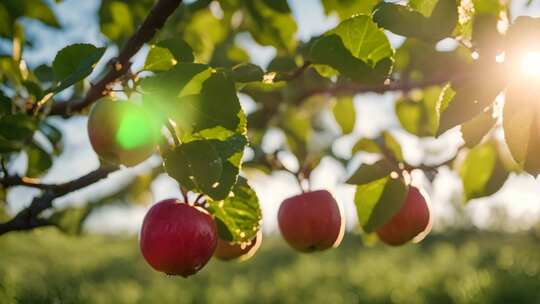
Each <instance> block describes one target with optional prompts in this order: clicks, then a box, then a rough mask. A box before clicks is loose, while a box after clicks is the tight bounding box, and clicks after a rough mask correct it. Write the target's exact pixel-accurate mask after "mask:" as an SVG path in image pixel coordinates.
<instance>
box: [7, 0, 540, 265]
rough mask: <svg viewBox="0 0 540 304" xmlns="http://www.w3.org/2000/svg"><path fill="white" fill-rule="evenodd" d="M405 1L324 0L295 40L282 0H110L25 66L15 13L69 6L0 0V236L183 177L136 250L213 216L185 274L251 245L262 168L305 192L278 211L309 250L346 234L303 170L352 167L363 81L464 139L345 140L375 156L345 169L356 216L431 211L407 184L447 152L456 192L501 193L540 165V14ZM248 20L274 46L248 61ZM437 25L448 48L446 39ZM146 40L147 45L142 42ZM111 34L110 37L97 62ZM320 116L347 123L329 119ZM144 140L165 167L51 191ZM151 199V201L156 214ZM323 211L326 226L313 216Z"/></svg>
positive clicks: (40, 15)
mask: <svg viewBox="0 0 540 304" xmlns="http://www.w3.org/2000/svg"><path fill="white" fill-rule="evenodd" d="M61 1H62V0H56V2H61ZM292 1H295V0H291V1H289V2H292ZM403 2H405V3H401V2H400V3H395V2H390V1H379V0H361V1H360V0H359V1H352V0H350V1H349V0H321V4H322V6H323V8H324V12H325V14H327V15H334V16H336V17H337V18H338V19H339V22H338V23H337V25H336V26H335V27H334V28H332V29H330V30H328V31H327V32H325V33H322V34H321V35H319V36H317V37H312V38H311V39H309V40H307V41H301V40H299V39H298V36H297V32H296V31H297V25H296V21H295V19H294V17H293V15H292V12H291V8H290V6H289V3H288V2H287V1H286V0H213V1H211V0H195V1H189V2H186V3H182V1H181V0H156V1H153V0H102V1H101V4H100V8H99V25H100V29H101V32H102V33H103V35H104V36H105V37H106V38H107V43H106V44H105V45H92V44H88V43H77V44H72V45H68V46H65V47H63V48H62V49H60V50H59V51H58V53H57V54H56V56H55V57H54V58H50V60H49V61H48V62H47V63H45V64H42V65H39V66H31V65H28V64H26V62H25V53H24V50H25V49H28V48H32V47H34V46H33V43H32V42H33V41H32V35H27V34H28V33H27V32H26V31H25V28H24V24H25V23H24V22H22V20H23V19H25V20H27V19H34V20H37V22H41V23H42V25H43V26H47V27H55V28H61V27H62V25H61V22H59V20H58V19H57V18H56V16H55V14H54V12H53V10H52V9H51V7H50V6H49V4H47V3H48V2H46V1H43V0H31V1H17V0H5V1H2V2H1V3H0V35H1V37H2V39H1V41H0V42H1V43H2V45H4V46H8V47H9V48H5V49H9V51H8V52H4V53H2V54H0V156H1V169H2V170H1V178H0V184H1V185H2V191H1V195H2V199H1V200H0V220H1V222H0V235H1V234H5V233H8V232H13V231H25V230H31V229H34V228H37V227H43V226H55V227H57V228H59V229H61V230H63V231H65V232H66V233H73V234H77V233H80V232H81V227H82V223H83V222H84V220H85V219H86V218H87V217H88V216H89V215H90V214H91V213H92V212H93V211H94V210H95V209H97V208H99V207H101V206H103V205H106V204H110V203H111V202H114V201H118V199H120V200H125V201H129V200H134V198H136V197H137V196H138V195H139V194H140V193H142V192H144V191H148V187H149V184H150V182H151V181H152V180H153V179H154V178H155V177H156V176H157V175H159V174H161V173H163V172H164V173H166V174H168V175H169V176H170V177H172V178H174V179H175V180H176V181H177V182H178V187H180V189H181V192H182V193H183V197H181V198H178V201H172V202H171V201H167V202H161V203H160V204H157V205H156V206H158V205H159V206H161V207H163V208H165V209H164V210H165V211H164V210H157V211H156V210H154V211H152V209H151V211H150V212H149V216H148V217H147V219H145V224H144V225H143V234H145V233H146V235H144V237H143V238H142V240H141V248H142V250H143V254H145V257H147V260H149V262H150V263H151V264H152V266H154V268H156V269H158V270H161V271H164V272H168V270H167V267H169V266H170V263H169V264H167V259H169V258H170V255H169V256H166V255H167V254H166V253H167V252H169V253H170V252H181V253H185V252H190V250H194V249H193V246H195V247H197V246H199V245H200V246H202V245H201V244H198V245H197V244H194V245H193V246H191V247H190V246H188V247H186V248H167V247H166V246H165V247H163V248H160V250H156V249H155V248H156V246H160V245H163V244H162V243H159V240H158V241H156V239H155V238H160V237H163V238H167V237H169V238H172V239H175V237H176V234H175V233H180V234H182V233H183V234H186V233H188V232H186V231H191V230H190V229H193V227H187V226H188V225H187V224H186V225H181V224H179V223H176V222H175V221H174V219H170V217H171V216H172V215H175V214H178V217H177V218H178V219H179V222H181V223H190V222H194V223H195V222H197V220H196V218H200V219H201V221H202V222H205V224H204V225H203V224H201V223H202V222H199V223H198V224H196V225H202V226H204V227H206V228H205V229H207V231H210V232H208V233H210V234H212V233H214V234H217V236H218V237H215V235H214V236H210V237H209V238H208V239H205V242H206V241H207V242H208V244H207V245H206V247H205V248H202V249H200V251H201V252H204V254H203V255H205V256H204V257H203V258H201V257H186V258H185V259H188V260H189V259H191V260H190V261H189V262H190V263H191V264H189V265H188V266H189V267H188V268H189V269H188V268H182V267H184V266H186V264H182V265H176V264H175V266H174V267H172V270H171V273H173V274H181V275H189V274H191V273H193V272H196V271H197V270H198V269H200V267H202V266H203V265H204V264H205V263H206V261H207V260H208V258H210V256H211V255H212V254H213V252H214V250H215V248H216V247H218V245H217V244H218V242H225V243H224V244H225V245H228V246H230V247H233V248H232V249H231V248H225V247H223V246H225V245H222V248H221V249H218V251H220V250H221V251H220V252H221V253H220V254H219V255H220V256H222V258H223V259H230V258H231V257H236V256H240V255H243V254H245V253H246V252H247V251H249V250H250V249H251V248H252V247H253V246H252V245H253V244H252V242H255V240H257V242H259V243H260V236H257V235H258V232H259V230H260V227H259V225H260V222H261V211H260V208H259V203H258V199H257V195H256V194H255V192H254V191H253V190H252V189H251V187H250V186H249V180H247V179H246V178H245V177H246V176H247V175H246V174H244V173H243V172H247V171H248V170H260V171H262V172H265V173H271V172H273V171H287V172H289V173H291V174H292V175H294V177H295V178H296V179H297V181H298V184H299V192H302V193H303V195H304V196H302V195H300V197H295V198H290V199H289V200H287V201H285V202H284V204H283V205H282V210H280V215H279V217H280V218H279V219H278V220H279V222H280V223H279V224H280V228H281V229H282V233H283V235H284V237H285V238H286V240H287V241H288V242H289V243H291V245H292V246H293V247H295V248H299V250H301V251H312V250H320V249H327V248H330V247H335V246H337V245H338V244H339V240H340V237H341V236H342V230H343V229H342V228H343V227H342V225H343V223H342V218H343V214H341V213H340V212H342V211H340V210H338V209H339V208H338V207H339V206H338V205H339V204H338V203H337V202H335V200H334V198H333V197H331V195H330V196H329V197H328V195H329V193H327V192H326V193H324V192H320V193H319V194H316V193H317V192H316V191H312V189H311V188H310V185H309V178H310V174H311V172H312V171H313V170H314V169H315V168H316V167H317V166H318V165H319V163H320V161H321V159H322V158H323V157H331V158H334V159H336V160H337V161H339V162H340V163H341V164H343V166H346V167H347V168H350V166H351V159H347V158H344V157H343V156H340V155H337V154H336V153H335V152H334V151H335V149H334V148H333V143H334V142H335V141H336V140H337V139H339V138H341V137H343V136H349V137H351V136H354V135H355V134H354V133H355V128H354V126H355V123H356V112H355V111H356V108H355V104H354V102H353V98H354V97H356V96H357V95H358V97H357V100H358V101H359V102H361V100H362V98H363V97H362V96H363V95H361V94H365V93H373V94H385V93H387V92H393V93H394V94H391V96H393V97H394V98H395V99H396V100H395V115H396V116H397V118H398V120H399V122H400V124H401V126H402V128H403V129H404V130H405V131H406V132H408V133H410V134H412V135H414V136H417V137H420V138H428V137H429V138H438V137H440V136H442V135H443V134H445V133H446V132H447V131H449V130H451V129H455V128H458V129H459V130H460V131H461V134H462V137H463V141H462V146H461V147H460V149H459V151H457V152H456V153H455V155H453V157H450V158H449V159H447V160H445V161H444V162H441V163H435V164H434V163H426V162H424V161H423V162H420V163H413V164H411V163H408V162H407V160H406V159H405V158H404V156H403V152H402V149H401V146H400V143H399V142H398V141H397V140H396V138H395V137H394V135H393V133H392V132H390V131H389V130H387V131H384V132H382V133H381V134H380V135H379V136H377V137H375V138H357V141H356V143H355V144H354V146H353V148H352V151H351V154H352V155H353V156H354V155H356V154H357V153H368V154H372V155H374V156H375V157H376V159H377V160H376V161H375V162H373V163H362V164H360V166H359V167H358V168H355V170H351V174H350V176H349V177H348V179H346V182H347V183H348V184H351V185H354V186H356V194H355V196H354V202H355V204H356V209H357V213H358V219H359V225H360V226H361V227H362V228H363V230H364V231H365V232H366V233H371V232H376V233H377V234H378V235H379V237H380V238H381V239H382V240H383V241H385V242H386V243H388V244H391V245H399V244H402V243H404V242H407V241H409V240H411V239H413V238H415V237H417V236H419V235H421V234H422V232H424V230H426V228H428V226H429V223H428V222H429V208H428V207H427V203H426V197H425V194H422V193H420V191H419V190H418V189H417V188H416V187H414V186H412V185H411V172H412V171H414V170H420V171H423V172H424V174H425V175H426V176H427V177H428V178H429V179H430V180H433V179H434V178H435V176H436V175H437V171H438V169H439V168H440V167H443V166H448V167H451V168H452V169H453V170H455V171H456V172H457V173H458V175H459V176H460V177H461V180H462V183H463V188H464V201H468V200H470V199H473V198H478V197H484V196H489V195H492V194H494V193H495V192H497V191H498V190H499V189H500V188H501V187H502V185H503V184H504V182H505V181H506V179H507V178H508V177H509V175H510V173H512V172H516V173H523V174H530V175H533V176H536V175H538V174H539V173H540V132H539V131H540V115H539V114H538V113H539V110H540V108H539V107H540V102H538V100H537V98H540V86H539V82H540V75H539V72H538V69H539V68H540V39H539V38H540V37H538V33H539V32H540V19H538V18H532V17H518V18H514V19H513V18H512V17H511V16H510V13H509V5H510V4H509V3H508V1H499V0H409V1H403ZM50 5H51V6H54V5H55V4H50ZM396 35H397V36H399V37H401V38H400V39H403V43H401V44H399V46H397V47H394V46H393V45H394V43H391V40H390V36H391V37H393V38H392V39H395V37H396ZM245 36H249V37H251V38H252V39H253V40H254V41H255V42H256V43H257V44H259V45H263V46H269V47H272V48H273V49H274V50H275V56H274V58H273V59H272V60H271V61H270V63H269V64H268V65H267V66H258V65H256V64H254V63H253V62H251V59H250V57H249V55H248V52H247V51H246V49H245V46H243V45H242V44H241V43H239V40H241V39H242V37H245ZM441 40H444V41H445V42H449V43H454V44H455V45H456V46H455V47H454V48H451V49H450V50H444V51H443V50H440V49H441V48H440V47H438V45H439V43H440V41H441ZM144 46H148V48H147V49H148V52H147V54H143V52H141V49H142V48H143V47H144ZM107 48H112V49H117V50H118V51H117V52H116V54H115V56H114V57H113V58H112V59H111V60H109V61H108V62H105V61H104V59H103V56H104V53H105V51H106V50H107ZM145 49H146V48H145ZM141 54H143V55H145V56H146V57H145V60H144V65H143V66H142V67H140V68H134V67H133V65H132V61H133V58H134V56H141ZM98 64H100V65H98ZM97 66H100V67H101V68H99V69H97V70H96V67H97ZM535 68H536V69H535ZM91 74H92V75H97V76H95V77H94V76H93V77H90V75H91ZM239 96H244V98H250V99H252V100H253V102H254V110H252V111H250V112H249V113H246V112H245V111H244V109H243V108H242V106H241V104H240V99H239ZM80 115H83V116H88V136H89V138H90V141H91V143H92V147H93V149H94V151H95V152H96V153H97V155H98V156H99V157H100V160H101V165H100V167H99V168H96V169H95V170H94V171H91V172H88V173H87V174H85V175H83V176H80V177H79V178H76V179H74V180H71V181H66V182H63V183H58V184H48V183H43V182H41V181H40V178H41V177H43V176H44V175H46V174H47V172H48V170H49V169H50V168H51V167H52V166H53V164H54V163H55V162H56V158H57V156H58V155H60V154H61V153H63V152H64V151H63V146H62V136H63V130H62V129H61V128H59V127H58V126H56V125H55V124H54V120H55V119H56V120H58V119H67V118H70V117H73V116H80ZM328 115H331V117H332V119H333V120H335V122H336V123H337V125H338V126H339V132H337V131H336V128H335V124H334V125H332V124H329V123H328V119H324V117H328ZM372 119H373V120H376V119H377V117H372ZM269 130H279V132H281V133H282V134H283V135H284V138H285V139H286V140H285V142H284V144H283V145H281V146H279V147H277V149H274V150H273V151H269V150H268V149H266V148H265V147H264V145H263V142H264V140H265V138H267V135H268V132H269ZM246 151H247V152H246ZM284 151H286V152H288V153H290V154H291V155H294V157H295V158H296V160H297V162H298V164H299V165H298V168H297V169H296V168H295V169H291V168H290V167H288V166H286V165H285V164H284V163H283V162H282V158H281V157H280V154H281V152H284ZM245 152H246V153H245ZM20 155H25V157H26V159H27V167H26V170H25V173H24V174H15V173H14V172H12V170H10V168H11V163H12V162H13V161H14V159H15V158H16V157H19V156H20ZM151 155H158V156H159V157H160V159H161V161H160V165H159V166H157V167H156V168H153V169H152V170H150V171H149V172H148V173H146V174H143V175H141V176H138V177H137V178H134V179H133V180H132V181H131V182H130V183H128V184H127V185H124V186H122V187H119V189H118V191H116V192H115V193H113V194H112V196H111V197H107V198H104V199H101V200H99V201H96V202H92V203H89V204H87V205H85V206H78V207H67V208H57V207H56V206H55V200H56V199H58V198H60V197H63V196H65V195H67V194H69V193H72V192H74V191H77V190H79V189H82V188H84V187H87V186H89V185H91V184H93V183H96V182H98V181H100V180H102V179H106V178H107V177H108V175H109V174H111V173H113V172H115V171H117V170H123V168H125V167H129V166H134V165H136V164H139V163H141V162H142V161H144V160H146V159H147V158H148V157H150V156H151ZM344 180H345V178H344ZM15 186H23V187H28V188H35V189H38V190H40V193H39V194H37V195H36V196H35V197H34V198H33V200H32V201H31V203H30V204H28V205H27V206H26V207H25V208H23V209H22V210H21V211H19V212H18V213H16V214H8V212H7V211H6V210H7V204H8V202H7V200H6V193H7V192H8V191H9V189H10V188H11V187H15ZM314 193H315V194H314ZM180 203H185V204H188V205H189V206H190V207H193V208H195V209H196V211H194V210H191V209H186V210H189V211H185V212H184V211H181V210H176V209H175V208H181V209H182V210H184V209H185V208H184V206H182V207H178V206H179V205H181V204H180ZM156 206H155V207H156ZM167 208H172V209H170V210H169V209H167ZM317 208H319V209H320V210H319V212H317V210H315V209H317ZM325 208H326V209H325ZM298 209H300V210H298ZM167 210H169V211H168V212H166V211H167ZM321 210H329V211H328V212H325V211H321ZM334 211H335V214H334ZM150 213H152V214H161V215H160V216H157V217H158V219H157V220H156V218H155V217H156V216H154V217H153V218H150ZM189 214H193V216H192V218H191V219H189V218H190V217H189V216H188V215H189ZM209 216H210V217H209ZM186 217H187V218H188V219H187V220H186ZM312 217H313V218H314V219H315V220H313V221H311V220H306V219H308V218H312ZM329 217H332V218H329ZM165 218H169V219H168V220H164V219H165ZM317 218H319V221H318V222H317ZM181 219H183V220H181ZM208 219H211V220H210V221H208ZM147 220H148V221H147ZM160 220H161V221H171V222H172V223H169V222H167V223H165V224H164V223H163V222H160ZM303 222H306V223H307V222H309V223H308V224H305V225H303V224H302V223H303ZM313 223H315V224H313ZM329 223H330V224H329ZM168 224H170V225H168ZM213 225H215V226H213ZM302 225H303V226H302ZM306 225H307V226H309V225H312V226H309V227H307V226H306ZM317 225H329V226H328V227H323V228H328V229H326V230H325V229H319V230H317V228H318V227H317ZM336 225H337V226H336ZM173 226H174V227H176V228H174V229H173V228H171V227H173ZM202 226H201V227H202ZM144 227H146V228H144ZM152 227H161V228H156V229H155V230H153V228H152ZM186 227H187V228H186ZM306 227H307V228H306ZM319 228H321V227H319ZM144 229H147V230H144ZM160 229H161V230H160ZM167 229H169V230H171V229H172V230H171V231H169V230H167ZM175 229H176V230H175ZM186 229H187V230H186ZM302 229H304V230H302ZM332 229H333V230H332ZM173 230H174V231H173ZM330 230H332V231H334V232H329V231H330ZM145 231H146V232H145ZM205 231H206V230H205ZM314 231H315V232H314ZM318 231H322V232H318ZM171 233H172V235H170V234H171ZM193 233H195V232H193ZM256 236H257V237H256ZM192 241H193V240H191V239H190V240H187V239H186V241H185V243H183V244H184V245H185V246H187V245H186V244H192V243H190V242H192ZM155 242H157V245H156V243H155ZM201 242H203V241H201ZM152 244H153V245H152ZM233 245H238V246H240V245H241V248H240V249H239V248H234V246H233ZM145 246H149V247H145ZM200 246H199V247H200ZM203 247H204V246H203ZM244 249H245V250H244ZM227 250H228V251H227ZM234 250H236V252H237V253H231V252H233V251H234ZM145 252H146V253H148V252H151V253H148V254H149V255H150V256H147V255H146V253H145ZM152 254H154V255H158V256H157V257H156V256H151V255H152ZM231 254H232V255H231ZM196 258H201V259H200V260H193V259H196ZM160 263H161V264H160ZM171 263H173V264H174V263H175V261H172V262H171ZM186 263H187V262H186ZM164 264H167V265H169V266H167V267H166V266H163V265H164ZM163 267H165V268H163ZM175 267H176V268H175ZM186 267H187V266H186ZM190 267H191V268H190ZM169 269H171V268H169Z"/></svg>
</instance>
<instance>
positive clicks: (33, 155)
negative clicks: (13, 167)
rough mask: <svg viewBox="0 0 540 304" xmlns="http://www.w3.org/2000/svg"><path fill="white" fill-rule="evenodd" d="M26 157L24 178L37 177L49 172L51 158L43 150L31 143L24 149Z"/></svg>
mask: <svg viewBox="0 0 540 304" xmlns="http://www.w3.org/2000/svg"><path fill="white" fill-rule="evenodd" d="M25 151H26V155H27V157H28V166H27V169H26V176H28V177H39V176H41V175H43V173H45V172H46V171H47V170H49V169H50V168H51V166H52V164H53V161H52V157H51V156H50V155H49V153H47V151H45V150H44V149H43V148H41V147H40V146H38V145H37V144H35V143H32V144H31V145H29V146H28V147H26V149H25Z"/></svg>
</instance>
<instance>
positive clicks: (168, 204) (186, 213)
mask: <svg viewBox="0 0 540 304" xmlns="http://www.w3.org/2000/svg"><path fill="white" fill-rule="evenodd" d="M217 240H218V236H217V227H216V224H215V222H214V219H213V218H212V217H211V216H210V215H209V214H208V213H207V212H206V210H204V209H202V208H200V207H195V206H191V205H189V204H185V203H181V202H180V201H179V200H176V199H168V200H164V201H161V202H159V203H157V204H155V205H154V206H152V208H150V210H149V211H148V213H147V214H146V216H145V217H144V221H143V225H142V229H141V235H140V247H141V252H142V255H143V257H144V258H145V260H146V261H147V262H148V264H150V266H152V268H154V269H155V270H157V271H160V272H164V273H166V274H168V275H180V276H183V277H188V276H190V275H192V274H195V273H197V272H198V271H199V270H200V269H201V268H202V267H203V266H204V265H206V263H207V262H208V260H210V258H211V257H212V255H213V254H214V251H215V249H216V246H217Z"/></svg>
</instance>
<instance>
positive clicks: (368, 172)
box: [347, 159, 394, 185]
mask: <svg viewBox="0 0 540 304" xmlns="http://www.w3.org/2000/svg"><path fill="white" fill-rule="evenodd" d="M393 171H394V168H393V166H392V164H391V163H390V162H389V161H388V160H387V159H381V160H379V161H377V162H376V163H374V164H371V165H366V164H362V165H361V166H360V167H359V168H358V170H356V172H355V173H354V174H353V175H352V176H351V177H350V178H349V179H348V180H347V184H350V185H363V184H369V183H371V182H374V181H376V180H379V179H381V178H384V177H387V176H389V175H390V173H392V172H393Z"/></svg>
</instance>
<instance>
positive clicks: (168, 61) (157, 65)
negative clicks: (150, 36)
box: [143, 45, 177, 72]
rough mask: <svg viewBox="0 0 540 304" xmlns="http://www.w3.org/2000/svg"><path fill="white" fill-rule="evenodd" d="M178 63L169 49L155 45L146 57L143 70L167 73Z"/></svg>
mask: <svg viewBox="0 0 540 304" xmlns="http://www.w3.org/2000/svg"><path fill="white" fill-rule="evenodd" d="M176 63H177V61H176V59H175V58H174V56H173V54H172V53H171V51H169V49H166V48H162V47H159V46H155V45H153V46H151V47H150V51H149V52H148V55H147V56H146V60H145V62H144V67H143V69H145V70H148V71H152V72H161V71H167V70H169V69H170V68H172V67H173V66H175V65H176Z"/></svg>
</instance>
